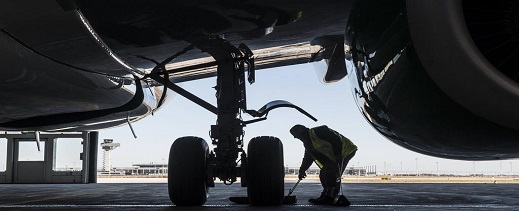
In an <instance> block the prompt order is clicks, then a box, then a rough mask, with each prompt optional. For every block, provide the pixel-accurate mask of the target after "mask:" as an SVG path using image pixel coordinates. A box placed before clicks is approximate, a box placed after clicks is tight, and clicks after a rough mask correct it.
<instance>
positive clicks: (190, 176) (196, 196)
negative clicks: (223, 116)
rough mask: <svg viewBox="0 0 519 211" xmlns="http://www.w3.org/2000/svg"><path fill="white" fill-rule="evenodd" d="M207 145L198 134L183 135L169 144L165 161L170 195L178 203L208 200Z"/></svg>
mask: <svg viewBox="0 0 519 211" xmlns="http://www.w3.org/2000/svg"><path fill="white" fill-rule="evenodd" d="M208 155H209V146H208V145H207V143H206V141H205V140H204V139H202V138H198V137H182V138H179V139H177V140H175V142H173V144H172V145H171V150H170V154H169V165H168V192H169V198H170V199H171V201H172V202H173V203H174V204H175V205H177V206H199V205H203V204H204V203H205V202H206V201H207V191H208V187H207V158H208Z"/></svg>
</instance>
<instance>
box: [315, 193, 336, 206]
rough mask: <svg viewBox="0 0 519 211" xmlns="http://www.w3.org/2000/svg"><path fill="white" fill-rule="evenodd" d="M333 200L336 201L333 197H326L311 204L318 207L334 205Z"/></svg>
mask: <svg viewBox="0 0 519 211" xmlns="http://www.w3.org/2000/svg"><path fill="white" fill-rule="evenodd" d="M333 200H334V198H333V197H331V196H329V195H325V196H324V197H323V198H318V199H315V200H313V201H311V203H312V204H316V205H331V204H333Z"/></svg>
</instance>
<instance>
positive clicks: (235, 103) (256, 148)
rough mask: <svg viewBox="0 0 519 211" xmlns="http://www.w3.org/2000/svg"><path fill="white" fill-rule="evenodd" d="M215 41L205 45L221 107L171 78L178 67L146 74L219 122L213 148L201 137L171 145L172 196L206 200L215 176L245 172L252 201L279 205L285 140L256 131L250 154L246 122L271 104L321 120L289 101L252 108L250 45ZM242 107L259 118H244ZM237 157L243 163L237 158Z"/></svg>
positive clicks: (232, 177)
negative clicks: (248, 90)
mask: <svg viewBox="0 0 519 211" xmlns="http://www.w3.org/2000/svg"><path fill="white" fill-rule="evenodd" d="M211 41H212V42H219V43H217V44H219V45H221V46H222V47H220V48H212V49H203V50H204V51H207V52H208V53H209V54H211V55H212V56H213V57H214V58H215V60H216V63H217V65H218V67H217V84H216V87H215V88H216V97H217V104H218V105H217V107H214V106H212V105H210V104H209V103H207V102H205V101H203V100H202V99H200V98H198V97H196V96H194V95H192V94H191V93H189V92H187V91H185V90H183V89H182V88H180V87H178V86H176V85H175V84H174V83H172V82H171V81H170V80H169V78H168V77H167V76H168V72H173V71H174V70H168V71H166V70H165V67H164V66H158V67H157V68H156V70H158V71H155V72H152V74H149V75H148V76H147V77H149V78H151V79H153V80H155V81H157V82H159V83H162V84H163V85H164V86H165V87H168V88H170V89H172V90H173V91H175V92H177V93H178V94H180V95H182V96H184V97H186V98H188V99H190V100H191V101H193V102H195V103H196V104H198V105H200V106H202V107H204V108H206V109H208V110H209V111H211V112H213V113H216V115H217V124H216V125H211V135H210V136H211V140H212V144H213V145H216V147H215V149H214V152H213V151H212V152H210V153H208V147H207V144H205V145H204V143H205V141H204V140H203V139H202V138H197V137H182V138H179V139H177V140H176V141H175V142H174V143H173V145H172V146H171V151H170V157H169V167H168V172H169V175H168V188H169V196H170V199H171V201H172V202H173V203H174V204H175V205H180V206H183V205H202V204H204V203H205V201H206V200H207V188H208V187H214V180H215V179H216V178H219V179H220V180H222V181H224V183H225V184H228V185H230V184H232V183H234V182H236V181H237V178H238V177H241V185H242V187H248V189H247V193H248V197H249V200H250V202H251V204H253V205H280V204H281V202H282V201H283V194H284V165H283V145H282V143H281V141H280V140H279V139H278V138H275V137H266V136H261V137H256V138H253V139H252V140H251V141H250V143H249V146H248V154H249V155H248V156H247V153H246V152H245V150H243V145H244V143H243V135H244V132H243V127H245V126H246V125H247V124H251V123H254V122H258V121H262V120H265V119H266V115H267V114H268V112H269V111H270V110H272V109H274V108H279V107H290V108H295V109H297V110H298V111H300V112H302V113H303V114H305V115H306V116H308V117H310V118H311V119H313V120H314V121H317V120H316V119H315V118H314V117H313V116H311V115H310V114H308V113H307V112H306V111H304V110H303V109H301V108H299V107H297V106H295V105H293V104H291V103H289V102H286V101H273V102H270V103H268V104H266V105H265V106H263V107H262V108H261V109H259V110H258V111H256V110H248V109H247V104H246V92H245V83H246V80H245V71H246V70H247V71H248V82H249V83H251V84H252V83H253V82H254V80H255V78H254V59H253V57H252V56H253V54H252V51H251V50H250V49H249V48H248V47H247V46H245V45H244V44H241V45H240V46H239V47H238V48H235V47H233V46H232V45H230V44H229V43H228V42H226V41H224V40H221V39H220V40H218V39H212V40H211ZM222 49H223V50H222ZM222 51H226V52H222ZM163 63H164V62H163ZM161 65H165V64H161ZM208 65H209V64H208ZM242 112H245V113H247V114H249V115H251V116H253V117H256V118H257V119H254V120H251V121H243V120H242V119H241V113H242ZM238 158H240V160H239V161H241V163H238V162H239V161H237V160H238Z"/></svg>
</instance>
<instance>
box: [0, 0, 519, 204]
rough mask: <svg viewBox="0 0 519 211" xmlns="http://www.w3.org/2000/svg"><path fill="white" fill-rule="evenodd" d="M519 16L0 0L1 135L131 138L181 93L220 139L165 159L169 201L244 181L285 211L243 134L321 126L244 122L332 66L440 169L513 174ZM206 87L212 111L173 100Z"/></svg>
mask: <svg viewBox="0 0 519 211" xmlns="http://www.w3.org/2000/svg"><path fill="white" fill-rule="evenodd" d="M518 11H519V10H518V9H517V7H516V5H515V1H512V0H497V1H481V0H434V1H432V0H431V1H413V0H349V1H348V0H343V1H338V0H319V1H316V0H304V1H295V0H285V1H272V0H264V1H230V0H210V1H196V0H195V1H193V0H189V1H166V0H157V1H141V0H127V1H115V0H2V1H0V87H1V90H2V91H1V92H0V130H3V131H50V132H67V131H95V130H101V129H106V128H111V127H116V126H121V125H127V124H131V122H135V121H138V120H140V119H142V118H145V117H146V116H148V115H151V114H154V113H155V112H157V111H158V110H159V109H160V108H161V106H162V105H163V104H164V102H165V101H166V100H167V98H168V95H171V93H173V92H174V93H177V94H179V95H181V96H183V97H186V98H187V99H189V100H191V101H193V102H194V103H196V104H197V105H199V106H202V107H203V108H205V109H207V110H208V111H210V112H212V113H214V114H215V115H216V116H217V124H215V125H211V134H210V139H211V144H213V145H215V146H216V147H215V149H214V151H209V148H208V144H207V142H206V141H205V140H204V139H203V138H201V137H192V136H186V137H182V138H179V139H177V140H176V141H175V142H174V143H173V144H172V146H171V150H170V157H169V166H168V168H169V171H168V172H169V175H168V190H169V196H170V199H171V201H172V202H173V203H174V204H175V205H179V206H193V205H194V206H199V205H203V204H204V203H205V201H206V200H207V193H208V188H209V187H213V186H214V180H215V179H216V178H219V179H220V180H223V181H225V182H226V183H233V182H235V181H237V178H241V184H242V186H243V187H247V194H248V198H249V200H250V202H251V203H252V204H253V205H280V204H281V203H282V200H283V191H284V190H283V177H284V169H283V153H282V143H281V141H280V140H279V139H278V138H275V137H269V136H260V137H256V138H253V139H252V140H251V141H250V142H249V144H248V148H247V150H245V149H244V141H243V128H244V126H246V125H247V124H252V123H255V122H258V121H263V120H265V119H266V115H267V114H268V112H269V111H271V110H272V109H276V108H281V107H288V108H293V109H297V110H298V111H300V112H301V113H302V114H303V115H305V116H307V117H309V118H311V119H314V120H315V117H313V116H312V115H311V114H309V113H307V112H306V111H304V110H303V109H302V108H300V107H298V106H296V105H293V104H291V103H289V102H286V101H273V102H270V103H267V104H266V105H265V106H264V107H262V108H261V109H259V110H253V109H249V108H247V103H246V102H247V101H246V90H245V84H246V83H247V82H248V83H251V84H252V83H254V81H255V71H256V70H261V69H267V68H271V67H279V66H287V65H293V64H301V63H309V62H317V61H322V60H324V61H326V63H327V69H326V74H325V76H324V78H323V80H324V81H326V82H328V83H333V82H335V81H338V80H350V82H351V84H352V90H351V91H352V93H353V96H354V99H355V101H356V103H357V105H358V107H359V110H360V112H361V113H362V114H363V115H364V117H365V118H366V120H367V121H368V122H369V123H370V124H371V125H372V126H373V128H374V129H375V130H377V131H378V132H379V133H380V134H382V135H384V136H385V137H387V139H388V140H390V141H392V142H394V143H396V144H398V145H400V146H402V147H405V148H407V149H410V150H412V151H415V152H419V153H422V154H426V155H431V156H435V157H441V158H449V159H459V160H500V159H512V158H518V157H519V153H518V152H519V109H518V105H519V84H518V82H519V69H518V68H517V61H519V60H518V59H517V56H518V55H517V49H518V43H519V42H518V39H519V38H517V34H518V31H517V24H516V23H517V14H518ZM208 77H215V79H216V80H217V86H216V87H215V91H216V97H217V105H212V104H210V103H207V102H206V101H204V100H202V99H200V98H198V97H197V96H195V95H193V94H191V93H189V92H188V91H186V90H184V89H182V88H181V87H179V86H178V85H177V84H176V83H179V82H189V81H192V80H197V79H202V78H208ZM241 114H248V115H250V116H252V117H254V118H255V119H253V120H250V121H243V120H242V119H240V118H239V117H240V115H241ZM157 115H159V114H158V113H157ZM266 135H268V134H266ZM238 160H239V161H238ZM186 172H189V174H187V173H186Z"/></svg>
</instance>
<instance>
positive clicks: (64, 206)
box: [0, 204, 519, 209]
mask: <svg viewBox="0 0 519 211" xmlns="http://www.w3.org/2000/svg"><path fill="white" fill-rule="evenodd" d="M157 207H161V208H163V207H175V205H171V204H151V205H150V204H113V205H101V204H100V205H97V204H34V205H0V208H11V209H16V208H157ZM202 207H249V205H239V204H229V205H225V204H223V205H203V206H202ZM282 207H330V206H323V205H311V204H308V205H305V204H300V205H299V204H296V205H283V206H282ZM350 207H388V208H389V207H397V208H410V207H414V208H499V209H512V208H515V209H519V205H465V204H461V205H427V204H405V205H403V204H353V205H350Z"/></svg>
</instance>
